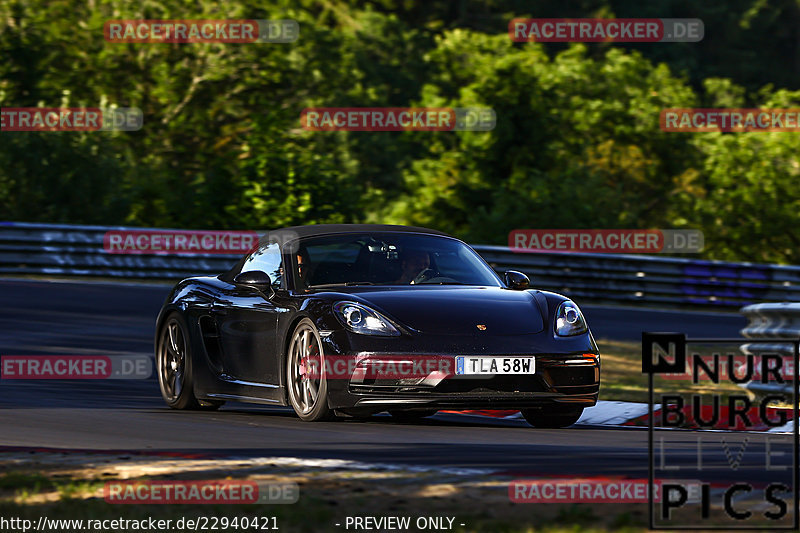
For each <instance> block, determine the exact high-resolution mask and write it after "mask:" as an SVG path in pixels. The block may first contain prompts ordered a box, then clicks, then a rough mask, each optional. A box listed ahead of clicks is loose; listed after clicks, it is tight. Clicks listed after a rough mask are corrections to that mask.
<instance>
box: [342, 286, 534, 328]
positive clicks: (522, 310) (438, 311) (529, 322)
mask: <svg viewBox="0 0 800 533" xmlns="http://www.w3.org/2000/svg"><path fill="white" fill-rule="evenodd" d="M351 294H352V295H354V296H355V295H357V296H358V298H357V299H358V300H360V301H362V302H363V303H365V304H367V305H369V306H371V307H373V308H375V310H377V311H379V312H382V313H385V314H386V315H387V316H388V317H390V318H393V319H395V320H398V321H399V322H400V323H401V324H403V325H405V326H409V327H411V328H413V329H415V330H417V331H420V332H423V333H433V334H437V335H492V336H493V335H523V334H532V333H539V332H541V331H542V330H544V320H543V319H542V313H541V311H540V310H539V306H538V305H537V304H536V300H535V298H534V296H533V294H532V292H531V291H513V290H508V289H501V288H499V287H448V286H445V287H442V286H438V287H437V286H431V287H413V288H411V287H409V288H405V287H403V288H392V289H389V290H366V291H362V290H358V291H352V292H351ZM354 299H356V298H354ZM479 326H485V327H486V329H485V330H484V329H481V328H480V327H479Z"/></svg>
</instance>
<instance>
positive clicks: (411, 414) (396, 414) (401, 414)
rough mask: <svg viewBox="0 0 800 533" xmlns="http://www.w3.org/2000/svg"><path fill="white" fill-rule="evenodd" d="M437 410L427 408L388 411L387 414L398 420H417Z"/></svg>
mask: <svg viewBox="0 0 800 533" xmlns="http://www.w3.org/2000/svg"><path fill="white" fill-rule="evenodd" d="M438 412H439V411H437V410H436V409H429V410H426V411H389V414H390V415H392V418H394V419H395V420H397V421H398V422H418V421H420V420H422V419H423V418H427V417H429V416H433V415H435V414H436V413H438Z"/></svg>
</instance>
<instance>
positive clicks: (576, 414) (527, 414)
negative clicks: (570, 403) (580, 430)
mask: <svg viewBox="0 0 800 533" xmlns="http://www.w3.org/2000/svg"><path fill="white" fill-rule="evenodd" d="M521 412H522V416H523V417H524V418H525V420H527V421H528V424H530V425H532V426H533V427H535V428H565V427H569V426H571V425H572V424H574V423H575V422H577V421H578V419H579V418H580V417H581V415H582V414H583V407H577V408H576V407H571V408H563V407H562V408H547V409H538V408H537V409H522V411H521Z"/></svg>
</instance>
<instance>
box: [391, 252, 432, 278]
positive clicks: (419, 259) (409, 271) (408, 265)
mask: <svg viewBox="0 0 800 533" xmlns="http://www.w3.org/2000/svg"><path fill="white" fill-rule="evenodd" d="M430 266H431V257H430V255H429V254H428V252H423V251H421V250H410V251H408V252H405V253H404V254H403V259H402V261H401V263H400V268H401V269H402V274H401V275H400V277H399V278H398V279H397V280H396V281H395V283H399V284H404V285H407V284H410V283H411V282H412V281H414V279H415V278H416V277H417V276H419V275H420V273H422V271H424V270H426V269H427V268H429V267H430Z"/></svg>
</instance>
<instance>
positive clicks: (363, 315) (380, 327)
mask: <svg viewBox="0 0 800 533" xmlns="http://www.w3.org/2000/svg"><path fill="white" fill-rule="evenodd" d="M333 310H334V312H335V313H336V316H337V317H339V320H341V322H342V324H344V325H345V326H347V328H348V329H349V330H350V331H352V332H354V333H360V334H362V335H381V336H384V337H397V336H398V335H400V332H399V331H398V330H397V328H396V327H394V326H393V325H392V323H391V322H389V320H388V319H387V318H386V317H384V316H383V315H381V314H380V313H378V312H377V311H375V310H373V309H370V308H369V307H367V306H366V305H362V304H358V303H354V302H337V303H335V304H333Z"/></svg>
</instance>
